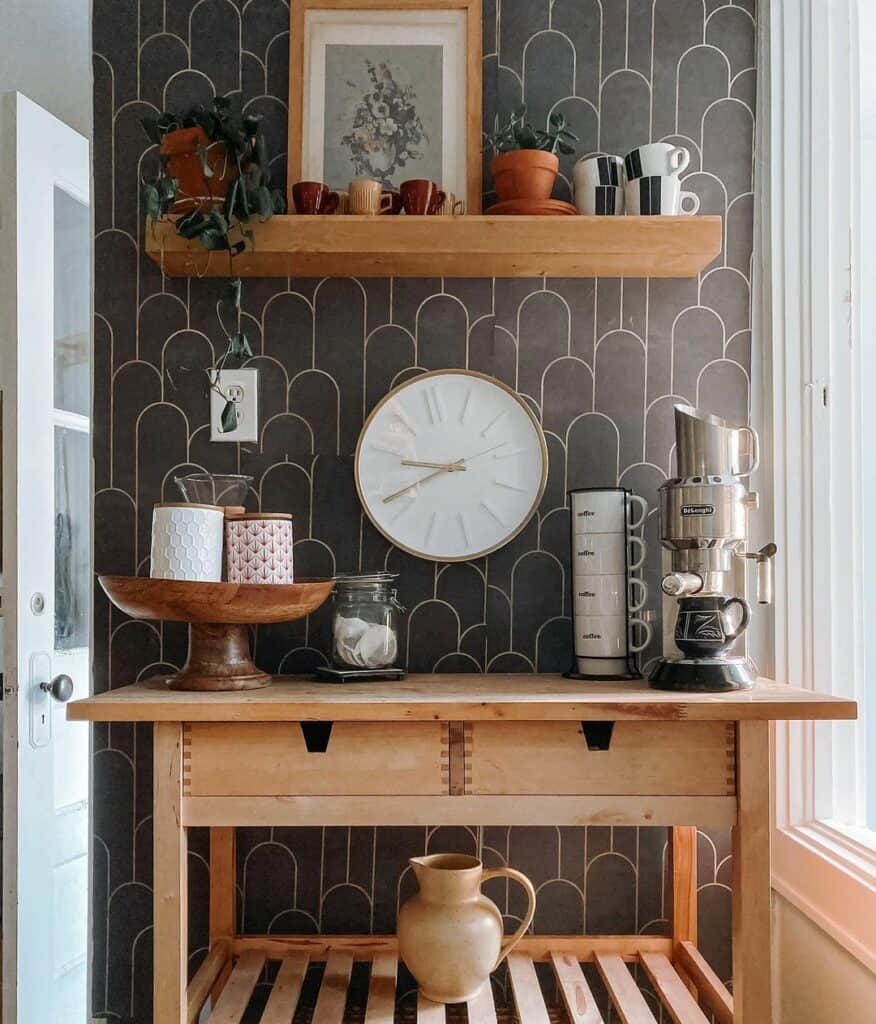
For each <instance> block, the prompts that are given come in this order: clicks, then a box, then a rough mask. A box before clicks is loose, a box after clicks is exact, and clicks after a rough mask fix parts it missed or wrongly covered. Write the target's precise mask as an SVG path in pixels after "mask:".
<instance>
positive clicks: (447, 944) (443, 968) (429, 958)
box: [398, 853, 535, 1003]
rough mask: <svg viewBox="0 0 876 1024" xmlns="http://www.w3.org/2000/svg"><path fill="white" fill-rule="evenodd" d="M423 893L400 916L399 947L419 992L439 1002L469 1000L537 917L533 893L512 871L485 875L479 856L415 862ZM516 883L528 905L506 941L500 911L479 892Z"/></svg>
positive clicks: (526, 881)
mask: <svg viewBox="0 0 876 1024" xmlns="http://www.w3.org/2000/svg"><path fill="white" fill-rule="evenodd" d="M410 865H411V867H412V868H413V869H414V874H415V875H416V877H417V882H418V883H419V885H420V891H419V892H418V893H417V894H416V895H415V896H412V897H411V898H410V899H409V900H408V901H407V903H405V904H404V906H403V907H402V908H401V910H400V911H399V915H398V947H399V954H400V955H401V958H402V960H404V962H405V963H406V964H407V966H408V970H410V972H411V974H413V976H414V977H415V978H416V979H417V983H418V984H419V986H420V992H421V994H422V995H423V996H425V997H426V998H427V999H431V1000H432V1001H433V1002H436V1003H463V1002H465V1001H466V1000H468V999H471V998H472V997H473V996H474V995H476V994H477V992H478V991H479V990H480V989H481V987H482V986H483V985H484V983H485V982H487V983H489V977H490V973H491V972H492V971H494V970H495V969H496V968H497V967H498V966H499V964H500V963H501V962H502V961H503V960H504V959H505V957H506V956H507V955H508V954H509V953H510V952H511V950H512V949H513V948H514V947H515V946H516V945H517V943H518V942H519V941H520V939H521V938H522V937H523V933H524V932H525V931H526V929H527V928H528V927H529V925H530V924H531V923H532V917H533V914H534V913H535V889H533V887H532V883H531V882H530V881H529V879H528V878H527V877H526V875H524V874H521V872H519V871H515V870H514V869H513V868H496V869H495V870H490V871H485V870H484V866H483V864H481V862H480V861H479V860H478V859H477V857H467V856H465V855H464V854H458V853H438V854H435V855H434V856H431V857H412V858H411V860H410ZM498 877H503V878H512V879H513V880H514V881H515V882H519V883H520V885H522V886H523V888H524V889H525V890H526V895H527V897H528V898H529V906H528V908H527V911H526V914H525V915H524V917H523V920H522V921H521V923H520V927H519V928H518V929H517V931H516V932H515V933H514V934H513V935H512V936H511V937H510V938H508V939H505V940H504V941H503V935H504V931H505V928H504V922H503V920H502V915H501V914H500V913H499V908H498V907H497V906H496V904H495V903H493V901H492V900H489V899H487V897H486V896H484V895H483V894H482V893H481V885H482V884H483V883H484V882H486V881H487V879H489V878H498Z"/></svg>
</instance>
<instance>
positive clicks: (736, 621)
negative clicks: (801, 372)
mask: <svg viewBox="0 0 876 1024" xmlns="http://www.w3.org/2000/svg"><path fill="white" fill-rule="evenodd" d="M745 435H748V438H749V440H750V444H749V445H748V446H747V448H748V451H747V452H746V454H745V455H743V453H742V438H743V437H744V436H745ZM675 438H676V461H677V464H678V473H679V475H678V476H677V477H675V478H674V479H672V480H667V481H666V483H665V484H663V485H662V487H661V488H660V535H661V540H662V543H663V546H664V547H665V548H666V549H668V550H669V551H670V552H671V553H672V571H671V572H669V573H668V574H667V575H666V576H664V577H663V584H662V586H663V591H664V593H666V594H668V595H669V596H670V597H675V598H678V618H677V620H676V624H675V634H674V637H675V643H676V646H677V647H678V648H679V650H680V651H681V656H680V657H665V658H661V659H660V660H659V661H658V662H657V665H656V666H655V668H654V670H653V671H652V673H651V677H650V683H651V686H653V687H655V688H657V689H660V690H680V691H687V692H691V691H701V692H702V691H705V692H722V691H725V690H745V689H748V688H749V687H750V686H751V685H752V682H753V673H752V670H751V666H750V663H749V661H748V659H747V658H745V657H738V656H733V655H732V654H731V651H732V648H733V645H734V643H735V641H736V640H737V638H738V637H739V636H741V634H742V633H743V632H744V630H745V628H746V627H747V626H748V622H749V618H750V614H751V610H750V607H749V604H748V602H747V601H746V600H745V597H744V596H742V595H739V594H737V593H736V591H737V586H738V584H737V582H736V580H737V579H738V578H739V577H741V578H742V579H743V580H744V578H745V577H744V573H737V569H738V568H739V563H738V562H737V559H746V560H754V561H755V562H756V565H757V600H758V603H760V604H769V603H770V602H771V601H772V590H773V564H772V559H773V556H774V555H775V553H776V546H775V544H767V545H765V546H764V547H763V548H761V549H760V551H746V550H745V547H746V534H747V527H748V513H749V511H750V510H751V509H754V508H757V494H756V493H755V492H754V491H749V489H748V485H747V483H746V478H747V477H749V476H750V475H751V474H752V473H753V472H754V470H755V469H756V468H757V463H758V459H759V447H760V445H759V441H758V436H757V433H756V432H755V431H754V430H753V429H752V428H751V427H747V426H744V427H737V426H734V425H733V424H732V423H728V422H727V421H726V420H723V419H721V418H720V417H718V416H712V415H711V414H709V413H706V412H703V411H702V410H700V409H694V408H693V407H691V406H689V405H676V406H675ZM744 461H745V462H746V464H745V465H743V462H744ZM743 589H744V588H743Z"/></svg>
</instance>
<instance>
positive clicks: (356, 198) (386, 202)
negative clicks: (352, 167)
mask: <svg viewBox="0 0 876 1024" xmlns="http://www.w3.org/2000/svg"><path fill="white" fill-rule="evenodd" d="M347 192H348V194H349V197H350V200H349V202H350V213H358V214H367V215H371V216H373V215H375V214H378V213H386V211H387V210H389V209H390V207H391V206H392V196H391V195H390V194H389V193H388V192H386V193H385V192H384V191H383V186H382V185H381V184H380V182H379V181H375V180H374V179H373V178H357V179H356V180H355V181H351V182H350V186H349V188H348V190H347Z"/></svg>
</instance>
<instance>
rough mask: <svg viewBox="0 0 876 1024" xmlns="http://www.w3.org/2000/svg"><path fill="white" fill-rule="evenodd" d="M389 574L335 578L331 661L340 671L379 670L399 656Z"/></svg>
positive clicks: (399, 608) (394, 593) (396, 611)
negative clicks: (342, 669) (341, 669)
mask: <svg viewBox="0 0 876 1024" xmlns="http://www.w3.org/2000/svg"><path fill="white" fill-rule="evenodd" d="M395 579H396V574H395V573H391V572H375V573H345V574H342V575H339V576H336V577H335V592H334V611H333V616H332V661H333V662H334V663H335V665H337V666H338V667H340V668H344V669H372V670H373V669H381V668H391V667H392V666H393V665H395V663H396V661H397V659H398V654H399V613H401V612H404V608H402V606H401V605H400V604H399V602H398V591H397V590H396V589H395V587H394V586H393V582H394V580H395Z"/></svg>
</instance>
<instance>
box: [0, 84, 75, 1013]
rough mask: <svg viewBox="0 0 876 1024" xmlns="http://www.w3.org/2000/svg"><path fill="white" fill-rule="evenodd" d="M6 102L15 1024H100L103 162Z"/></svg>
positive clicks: (8, 729)
mask: <svg viewBox="0 0 876 1024" xmlns="http://www.w3.org/2000/svg"><path fill="white" fill-rule="evenodd" d="M0 104H2V105H0V138H2V139H3V145H2V147H0V181H2V182H3V187H2V188H0V398H2V406H3V414H2V433H3V448H2V455H3V462H2V495H3V500H2V515H3V529H2V549H0V558H2V564H0V571H2V592H0V597H2V605H0V609H2V620H0V624H2V628H3V641H4V642H3V666H2V668H3V712H4V722H3V773H4V774H3V921H2V932H3V1024H50V1022H51V1024H85V1021H86V1007H87V985H88V934H89V930H88V922H89V900H88V837H89V831H90V828H89V810H88V798H89V741H88V732H87V728H86V727H85V726H84V725H82V724H79V723H75V724H73V723H71V724H68V723H67V722H66V721H65V706H64V703H63V700H64V699H65V698H67V699H69V697H70V696H74V697H85V696H87V695H88V693H89V691H90V678H89V675H90V659H89V637H90V622H89V612H90V607H91V527H90V523H91V510H90V509H91V503H90V495H91V444H90V436H89V417H90V412H91V367H90V360H91V356H90V353H91V213H90V208H89V177H90V171H89V149H88V142H87V141H86V140H85V139H84V138H83V137H82V136H81V135H79V134H78V133H77V132H75V131H73V130H72V129H71V128H69V127H67V125H65V124H62V123H61V122H60V121H58V120H57V119H56V118H54V117H52V116H51V115H50V114H48V113H47V112H46V111H45V110H43V109H42V108H40V107H38V106H36V104H34V103H32V102H31V101H30V100H28V99H26V98H25V97H23V96H21V95H20V94H7V95H5V96H3V97H2V100H0ZM68 679H69V680H70V681H72V688H71V686H70V685H69V683H68V682H67V680H68ZM71 689H72V693H71V692H69V691H70V690H71Z"/></svg>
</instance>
